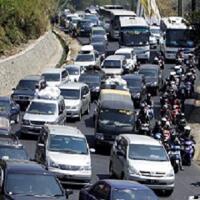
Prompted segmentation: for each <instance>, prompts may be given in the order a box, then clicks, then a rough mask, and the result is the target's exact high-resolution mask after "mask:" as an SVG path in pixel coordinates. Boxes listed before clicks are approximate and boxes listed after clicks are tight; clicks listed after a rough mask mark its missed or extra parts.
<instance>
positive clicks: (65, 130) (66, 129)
mask: <svg viewBox="0 0 200 200" xmlns="http://www.w3.org/2000/svg"><path fill="white" fill-rule="evenodd" d="M45 127H46V128H47V129H48V130H49V133H50V134H51V135H65V136H74V137H81V138H85V135H84V134H83V133H82V132H81V131H80V130H79V129H77V128H76V127H71V126H64V125H57V124H55V125H53V124H46V125H45Z"/></svg>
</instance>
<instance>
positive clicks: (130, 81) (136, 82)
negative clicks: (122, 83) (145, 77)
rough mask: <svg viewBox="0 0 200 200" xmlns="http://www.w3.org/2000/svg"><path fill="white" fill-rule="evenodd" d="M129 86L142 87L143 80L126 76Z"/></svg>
mask: <svg viewBox="0 0 200 200" xmlns="http://www.w3.org/2000/svg"><path fill="white" fill-rule="evenodd" d="M125 80H126V82H127V85H128V87H136V88H138V87H142V81H141V80H140V79H133V78H130V79H129V78H127V79H126V78H125Z"/></svg>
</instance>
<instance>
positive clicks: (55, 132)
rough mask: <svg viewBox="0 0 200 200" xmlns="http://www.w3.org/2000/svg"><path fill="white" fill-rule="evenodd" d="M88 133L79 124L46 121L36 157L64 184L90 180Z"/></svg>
mask: <svg viewBox="0 0 200 200" xmlns="http://www.w3.org/2000/svg"><path fill="white" fill-rule="evenodd" d="M94 151H95V150H94V149H89V146H88V143H87V140H86V138H85V135H83V134H82V133H81V131H80V130H79V129H77V128H75V127H70V126H60V125H46V126H45V127H44V129H43V130H42V132H41V135H40V136H39V138H38V143H37V148H36V154H35V159H36V161H38V162H39V163H42V164H44V165H46V167H47V169H48V170H49V171H50V172H52V173H54V174H55V175H56V176H57V177H58V179H59V180H60V182H61V183H62V184H78V185H82V184H83V185H85V184H88V183H90V180H91V176H92V170H91V157H90V152H94Z"/></svg>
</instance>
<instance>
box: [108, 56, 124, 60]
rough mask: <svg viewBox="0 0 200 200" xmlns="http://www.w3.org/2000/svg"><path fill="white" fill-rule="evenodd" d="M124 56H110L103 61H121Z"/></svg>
mask: <svg viewBox="0 0 200 200" xmlns="http://www.w3.org/2000/svg"><path fill="white" fill-rule="evenodd" d="M124 58H125V56H122V55H111V56H108V57H107V58H106V59H105V60H123V59H124Z"/></svg>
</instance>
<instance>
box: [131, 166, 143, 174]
mask: <svg viewBox="0 0 200 200" xmlns="http://www.w3.org/2000/svg"><path fill="white" fill-rule="evenodd" d="M128 171H129V173H130V174H135V175H138V176H140V173H139V172H138V171H137V170H136V169H135V168H134V167H133V166H129V167H128Z"/></svg>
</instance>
